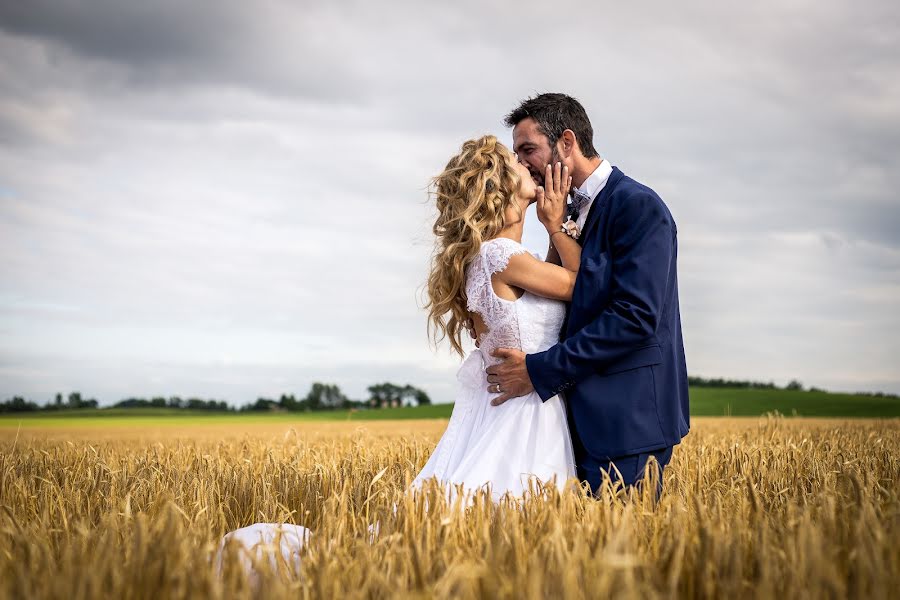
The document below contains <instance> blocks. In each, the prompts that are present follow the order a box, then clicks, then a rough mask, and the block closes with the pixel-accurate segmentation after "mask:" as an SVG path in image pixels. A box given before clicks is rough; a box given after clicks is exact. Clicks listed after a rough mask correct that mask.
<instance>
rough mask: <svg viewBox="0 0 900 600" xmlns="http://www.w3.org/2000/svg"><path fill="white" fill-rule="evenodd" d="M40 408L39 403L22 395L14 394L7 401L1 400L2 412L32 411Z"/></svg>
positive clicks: (0, 409)
mask: <svg viewBox="0 0 900 600" xmlns="http://www.w3.org/2000/svg"><path fill="white" fill-rule="evenodd" d="M35 410H38V405H37V404H35V403H34V402H30V401H28V400H26V399H25V398H23V397H21V396H13V397H12V398H10V399H9V400H7V401H5V402H0V413H16V412H32V411H35Z"/></svg>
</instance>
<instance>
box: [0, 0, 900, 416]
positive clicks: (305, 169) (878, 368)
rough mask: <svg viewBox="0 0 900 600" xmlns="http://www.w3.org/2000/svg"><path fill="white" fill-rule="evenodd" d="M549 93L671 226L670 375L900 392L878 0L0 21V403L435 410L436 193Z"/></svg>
mask: <svg viewBox="0 0 900 600" xmlns="http://www.w3.org/2000/svg"><path fill="white" fill-rule="evenodd" d="M429 4H432V5H433V6H429ZM542 91H565V92H568V93H570V94H572V95H573V96H575V97H577V98H578V99H579V100H581V102H582V103H583V104H584V105H585V107H586V109H587V111H588V113H589V115H590V116H591V118H592V121H593V124H594V130H595V145H596V146H597V148H598V150H599V151H600V153H601V154H602V155H603V156H604V157H606V158H608V159H610V161H611V162H612V163H613V164H615V165H617V166H619V167H620V168H621V169H622V170H623V171H625V172H626V173H627V174H629V175H631V176H633V177H635V178H636V179H638V180H639V181H642V182H644V183H646V184H648V185H650V186H651V187H653V188H654V189H655V190H656V191H657V192H659V193H660V195H661V196H662V198H663V199H664V200H665V201H666V203H667V204H668V206H669V207H670V209H671V210H672V212H673V214H674V216H675V219H676V221H677V223H678V227H679V242H680V255H679V277H680V286H681V288H680V289H681V301H682V318H683V325H684V330H685V344H686V350H687V359H688V368H689V371H690V372H691V373H693V374H696V375H703V376H722V377H732V378H743V379H757V380H766V381H768V380H773V381H775V382H776V383H779V384H784V383H786V382H787V381H789V380H790V379H793V378H797V379H800V380H801V381H803V382H804V383H805V384H807V385H816V386H819V387H824V388H827V389H833V390H883V391H890V392H900V359H898V356H900V311H898V307H900V194H898V189H900V4H898V3H897V2H895V1H892V0H884V1H878V0H876V1H872V2H866V3H865V4H860V3H858V2H849V1H846V2H831V1H828V0H825V1H822V0H816V1H812V0H809V1H783V0H779V1H774V0H764V1H762V2H744V3H723V2H696V1H693V0H687V1H682V2H677V3H673V2H640V3H630V5H629V3H621V2H615V3H612V2H596V1H584V2H554V3H546V2H530V1H519V2H515V3H512V2H490V1H486V0H480V1H462V2H453V3H449V2H444V3H425V2H416V1H408V2H407V1H393V2H382V3H374V2H362V1H359V2H352V1H343V0H337V1H335V2H311V1H298V2H285V1H279V0H257V1H255V2H253V3H247V2H238V1H237V0H228V1H220V2H184V1H183V0H178V1H176V0H147V1H145V2H121V1H119V0H29V1H28V2H18V1H15V0H0V253H2V261H0V398H3V399H5V398H8V397H10V396H12V395H14V394H19V395H24V396H26V397H28V398H30V399H33V400H35V401H39V402H44V401H46V400H48V399H49V398H51V397H52V395H53V394H54V393H55V392H63V393H64V394H65V393H68V392H69V391H72V390H78V391H81V393H82V394H83V395H85V396H87V397H95V398H97V399H98V400H99V401H100V402H101V403H103V404H108V403H112V402H115V401H117V400H119V399H121V398H124V397H127V396H145V397H149V396H152V395H164V396H171V395H176V394H178V395H182V396H200V397H204V398H218V399H225V400H228V401H229V402H232V403H235V404H242V403H245V402H249V401H252V400H253V399H255V398H256V397H258V396H277V395H279V394H281V393H283V392H286V393H295V394H298V395H303V394H305V393H306V391H307V389H308V388H309V385H310V383H311V382H313V381H325V382H334V383H337V384H339V385H340V386H341V387H342V388H343V389H344V390H345V392H347V393H348V394H349V395H350V396H351V397H356V398H362V397H364V396H365V393H366V392H365V388H366V387H367V386H368V385H369V384H371V383H375V382H378V381H385V380H387V381H396V382H402V383H406V382H409V383H412V384H414V385H417V386H420V387H422V388H424V389H425V390H427V391H428V392H429V393H431V395H432V396H433V398H434V399H435V400H437V401H450V400H452V398H453V389H454V383H455V379H454V372H455V368H456V365H457V364H458V359H456V358H455V357H454V356H452V355H450V353H449V352H448V351H447V350H446V349H440V350H438V351H435V350H433V349H432V348H430V347H429V345H428V341H427V338H426V330H425V315H424V312H423V311H422V309H421V308H420V307H421V290H422V284H423V283H424V280H425V276H426V269H427V264H428V258H429V254H430V252H431V237H430V235H431V234H430V224H431V221H432V219H433V216H434V213H433V208H432V205H431V204H429V201H428V198H427V195H426V186H427V182H428V178H429V177H430V176H432V175H434V174H436V173H437V172H439V171H440V170H441V168H442V166H443V165H444V163H445V162H446V160H447V158H448V157H449V156H450V155H451V154H453V153H454V152H455V151H456V150H457V148H458V147H459V145H460V144H461V143H462V142H463V141H464V140H465V139H467V138H469V137H473V136H477V135H480V134H483V133H494V134H496V135H498V136H500V137H501V138H502V139H504V140H509V137H510V132H509V131H508V130H507V129H505V128H504V126H503V124H502V118H503V115H504V114H505V113H506V112H508V110H509V109H511V108H512V107H514V106H515V105H516V103H517V102H518V101H520V100H521V99H523V98H524V97H527V96H529V95H532V94H534V93H536V92H542ZM532 216H533V215H532ZM525 241H526V244H527V245H529V246H531V247H533V249H535V250H544V249H545V247H546V239H545V235H544V234H542V232H541V228H540V226H539V225H537V224H536V223H532V225H531V226H529V227H528V228H527V231H526V239H525Z"/></svg>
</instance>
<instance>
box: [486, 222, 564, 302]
mask: <svg viewBox="0 0 900 600" xmlns="http://www.w3.org/2000/svg"><path fill="white" fill-rule="evenodd" d="M557 237H558V236H557ZM566 237H568V236H566ZM577 274H578V272H577V271H572V270H569V269H567V268H566V267H564V266H562V267H561V266H558V265H554V264H553V263H549V262H545V261H542V260H538V259H537V258H535V257H534V255H532V254H529V253H527V252H525V253H522V254H516V255H514V256H512V257H510V259H509V263H508V264H507V266H506V268H505V269H504V270H502V271H500V272H498V273H495V274H494V277H497V278H498V279H500V281H502V282H503V283H505V284H507V285H511V286H514V287H517V288H522V289H523V290H527V291H529V292H531V293H532V294H537V295H538V296H543V297H545V298H553V299H554V300H565V301H569V300H571V299H572V290H573V289H574V288H575V277H576V275H577Z"/></svg>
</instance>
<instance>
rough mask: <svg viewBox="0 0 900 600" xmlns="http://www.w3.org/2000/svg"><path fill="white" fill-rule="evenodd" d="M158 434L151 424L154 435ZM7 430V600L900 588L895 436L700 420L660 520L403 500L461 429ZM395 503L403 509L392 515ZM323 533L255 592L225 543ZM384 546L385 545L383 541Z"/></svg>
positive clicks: (397, 424) (566, 506)
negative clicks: (254, 533)
mask: <svg viewBox="0 0 900 600" xmlns="http://www.w3.org/2000/svg"><path fill="white" fill-rule="evenodd" d="M148 419H149V420H148ZM33 421H34V422H33V423H31V424H30V425H29V426H27V427H22V428H21V429H20V428H18V427H15V428H14V427H3V428H0V597H47V598H67V599H68V598H96V597H110V598H121V597H147V598H151V597H174V598H180V597H184V598H187V597H211V598H243V597H253V596H254V594H255V595H256V597H264V598H282V597H284V598H286V597H306V598H321V597H342V598H363V597H367V598H370V597H454V598H456V597H499V598H520V597H535V598H543V597H554V596H561V595H565V596H567V597H573V598H579V597H641V598H663V597H673V596H680V597H699V598H708V597H723V596H727V597H734V598H749V597H782V598H798V597H804V598H809V597H837V598H840V597H865V598H887V597H890V596H891V595H892V594H893V592H894V591H895V590H896V589H897V588H898V586H900V546H898V545H897V544H896V542H895V540H897V539H900V485H898V481H900V420H897V419H879V420H870V419H852V420H841V419H805V418H800V419H794V418H781V417H773V416H768V417H763V418H697V419H694V421H693V430H692V432H691V433H690V435H689V436H688V437H687V438H686V439H685V440H684V442H683V443H682V444H681V445H679V446H678V447H677V449H676V452H675V455H674V458H673V462H672V464H671V466H670V468H668V469H667V470H666V475H665V487H666V491H665V493H664V495H663V497H662V499H661V500H660V502H659V504H658V505H657V506H655V507H654V506H653V504H652V502H651V501H650V499H649V498H646V497H644V498H642V497H640V496H637V495H632V496H626V495H623V494H621V493H619V494H617V493H615V491H614V490H610V489H607V490H604V492H603V493H602V495H601V498H600V499H599V500H595V499H591V498H589V497H587V496H586V495H585V494H584V492H583V491H581V490H579V489H577V488H574V487H572V488H569V489H568V490H566V491H565V492H563V493H558V492H556V491H555V488H552V487H549V488H548V489H545V490H543V491H540V493H538V494H536V495H535V496H534V497H530V498H527V499H526V500H525V501H524V502H523V504H522V505H520V506H515V505H514V504H513V503H511V502H507V503H503V504H501V505H499V506H495V505H492V504H490V503H488V502H484V499H483V498H481V499H479V500H478V501H476V503H475V505H474V506H472V507H471V508H469V509H468V510H467V511H465V512H461V511H457V510H453V509H452V507H448V506H446V505H445V504H444V503H443V501H442V498H441V497H440V496H438V495H433V496H432V497H430V498H429V500H428V504H427V505H428V510H426V504H425V502H424V500H423V499H422V498H421V497H419V498H414V497H412V496H410V495H408V494H405V493H404V489H405V487H406V484H407V482H408V481H409V480H410V479H411V478H412V477H413V476H414V474H415V473H416V472H417V471H418V469H419V468H421V466H422V465H423V464H424V462H425V461H426V460H427V457H428V455H429V453H430V452H431V450H432V449H433V447H434V444H435V442H436V441H437V439H438V438H439V436H440V434H441V433H442V431H443V429H444V427H445V426H446V422H445V421H443V420H440V419H427V420H394V421H368V422H361V423H355V422H340V421H334V420H331V421H312V420H296V419H294V420H293V421H289V420H287V418H285V419H284V420H278V419H276V418H269V419H268V420H256V421H253V420H249V421H248V420H247V419H245V418H242V417H235V416H231V417H227V416H226V417H221V418H219V420H217V421H216V420H213V421H206V422H202V421H199V420H195V419H191V418H183V419H174V420H169V421H168V425H165V426H158V425H157V424H156V423H154V422H153V420H152V418H146V419H144V420H142V421H141V422H142V423H144V425H145V426H144V427H136V426H134V423H133V422H132V423H127V424H123V425H116V424H115V423H114V420H111V419H100V420H99V422H97V421H93V420H79V419H70V420H68V424H69V427H67V428H66V427H62V426H60V425H58V424H55V423H54V422H53V421H48V424H46V425H44V426H41V425H40V424H39V423H38V421H42V420H39V419H34V420H33ZM394 506H396V507H397V509H396V512H395V511H394V509H393V507H394ZM257 521H271V522H279V521H284V522H293V523H297V524H302V525H305V526H308V527H310V528H311V529H312V530H313V531H314V533H313V536H312V539H311V542H310V544H309V545H308V547H307V549H306V550H305V553H304V555H303V557H302V564H301V567H300V570H299V572H296V573H285V572H284V571H283V570H282V571H281V572H269V571H268V570H267V568H266V567H265V564H263V565H261V566H262V567H263V568H264V571H263V574H262V576H261V577H260V579H259V581H258V582H257V583H256V587H255V588H254V587H252V586H251V583H250V582H249V581H247V579H246V578H245V577H244V576H243V575H242V572H241V571H240V569H238V568H237V562H236V560H234V559H233V558H231V559H229V560H227V561H226V563H225V569H224V574H223V577H222V578H218V577H217V576H216V573H215V570H214V567H213V565H212V563H211V561H210V559H211V557H212V556H213V554H214V552H215V549H216V545H217V542H218V540H219V539H220V536H221V535H222V534H224V533H225V532H227V531H229V530H232V529H235V528H237V527H241V526H245V525H248V524H251V523H253V522H257ZM374 522H379V523H380V534H379V536H378V537H377V538H376V539H374V540H373V539H370V537H369V535H368V533H367V531H368V527H369V525H370V524H372V523H374Z"/></svg>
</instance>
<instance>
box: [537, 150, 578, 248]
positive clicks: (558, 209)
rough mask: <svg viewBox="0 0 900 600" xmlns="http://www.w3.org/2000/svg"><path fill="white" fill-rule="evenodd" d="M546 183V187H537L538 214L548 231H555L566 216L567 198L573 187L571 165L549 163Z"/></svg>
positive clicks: (559, 227)
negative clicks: (570, 172) (570, 173)
mask: <svg viewBox="0 0 900 600" xmlns="http://www.w3.org/2000/svg"><path fill="white" fill-rule="evenodd" d="M544 184H545V187H539V188H538V189H537V198H536V202H537V215H538V220H540V222H541V223H542V224H543V225H544V227H546V228H547V232H548V233H553V232H554V231H560V230H561V228H562V224H563V219H564V218H565V216H566V198H567V197H568V195H569V188H570V187H572V177H571V176H570V175H569V167H566V166H562V164H561V163H556V165H547V170H546V172H545V173H544Z"/></svg>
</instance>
